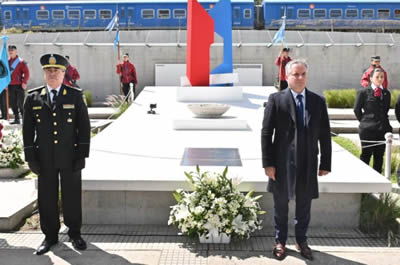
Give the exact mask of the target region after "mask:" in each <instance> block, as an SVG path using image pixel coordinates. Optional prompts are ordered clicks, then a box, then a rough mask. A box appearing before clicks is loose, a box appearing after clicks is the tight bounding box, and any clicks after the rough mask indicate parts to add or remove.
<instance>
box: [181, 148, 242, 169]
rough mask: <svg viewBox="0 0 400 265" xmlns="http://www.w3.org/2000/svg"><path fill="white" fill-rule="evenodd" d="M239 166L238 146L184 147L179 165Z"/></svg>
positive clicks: (240, 161) (240, 164) (240, 163)
mask: <svg viewBox="0 0 400 265" xmlns="http://www.w3.org/2000/svg"><path fill="white" fill-rule="evenodd" d="M196 165H199V166H231V167H232V166H234V167H241V166H242V160H241V159H240V155H239V149H238V148H185V152H184V153H183V157H182V161H181V166H196Z"/></svg>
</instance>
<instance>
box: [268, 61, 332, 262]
mask: <svg viewBox="0 0 400 265" xmlns="http://www.w3.org/2000/svg"><path fill="white" fill-rule="evenodd" d="M307 70H308V65H307V63H306V62H305V61H303V60H292V61H290V62H289V63H288V64H287V66H286V73H287V75H288V76H287V80H288V85H289V87H288V89H286V90H284V91H280V92H277V93H274V94H271V95H270V96H269V99H268V102H267V104H266V108H265V112H264V120H263V127H262V132H261V145H262V163H263V168H264V170H265V174H266V175H267V176H268V177H269V181H268V191H270V192H272V193H273V198H274V221H275V240H276V245H275V247H274V250H273V255H274V257H275V258H277V259H283V258H284V257H285V244H286V240H287V231H288V227H287V226H288V203H289V200H292V199H293V200H295V201H296V213H295V234H296V241H297V244H296V246H297V249H298V250H299V251H300V253H301V255H302V256H303V257H305V258H307V259H310V260H312V259H313V256H312V251H311V249H310V248H309V246H308V244H307V236H306V233H307V229H308V225H309V222H310V211H311V200H312V199H315V198H318V179H317V174H318V175H319V176H323V175H326V174H328V172H330V171H331V153H332V146H331V135H330V125H329V118H328V111H327V107H326V104H325V100H324V99H323V98H322V97H321V96H319V95H317V94H315V93H313V92H311V91H310V90H308V89H306V83H307ZM318 144H319V146H318ZM319 151H320V154H321V156H320V163H319V168H318V153H319Z"/></svg>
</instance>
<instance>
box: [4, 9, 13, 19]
mask: <svg viewBox="0 0 400 265" xmlns="http://www.w3.org/2000/svg"><path fill="white" fill-rule="evenodd" d="M11 18H12V16H11V11H4V19H6V20H10V19H11Z"/></svg>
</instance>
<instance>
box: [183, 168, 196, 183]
mask: <svg viewBox="0 0 400 265" xmlns="http://www.w3.org/2000/svg"><path fill="white" fill-rule="evenodd" d="M185 175H186V177H187V178H188V179H189V180H190V183H194V181H193V176H192V175H190V173H187V172H186V171H185Z"/></svg>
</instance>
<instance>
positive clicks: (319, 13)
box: [314, 8, 326, 18]
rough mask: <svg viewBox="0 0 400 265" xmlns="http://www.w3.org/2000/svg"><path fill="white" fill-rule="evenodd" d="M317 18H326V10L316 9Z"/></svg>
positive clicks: (315, 15)
mask: <svg viewBox="0 0 400 265" xmlns="http://www.w3.org/2000/svg"><path fill="white" fill-rule="evenodd" d="M314 17H315V18H326V9H321V8H319V9H314Z"/></svg>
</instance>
